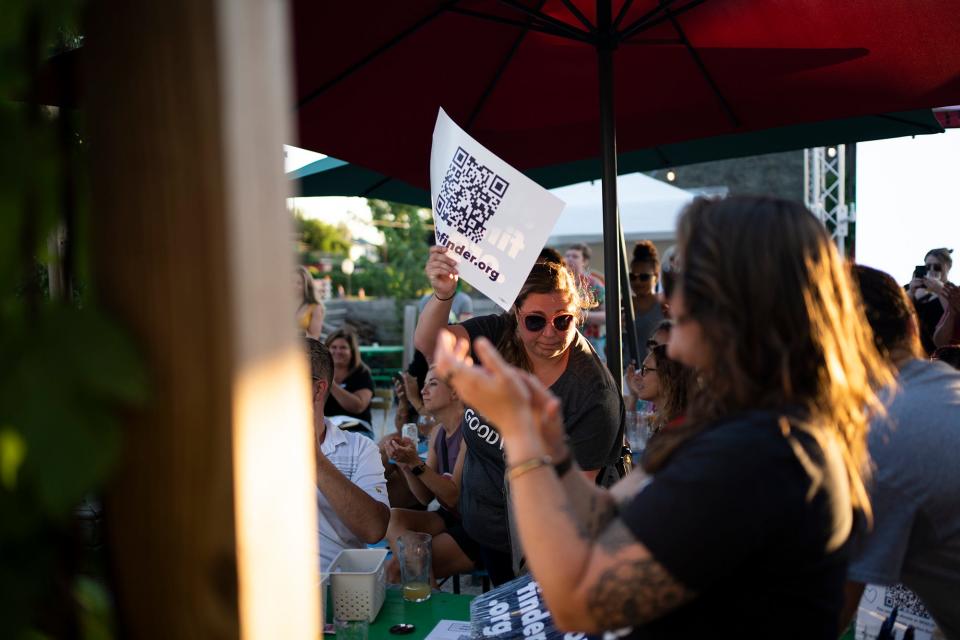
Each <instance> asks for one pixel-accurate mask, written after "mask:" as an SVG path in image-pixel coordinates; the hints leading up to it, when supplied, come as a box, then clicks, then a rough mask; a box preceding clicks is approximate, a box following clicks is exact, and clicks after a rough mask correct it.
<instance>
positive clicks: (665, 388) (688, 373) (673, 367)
mask: <svg viewBox="0 0 960 640" xmlns="http://www.w3.org/2000/svg"><path fill="white" fill-rule="evenodd" d="M667 326H670V325H667ZM650 353H651V354H652V355H653V362H654V364H655V365H656V369H657V382H658V383H659V385H660V401H659V402H658V403H657V421H658V422H659V423H660V426H663V425H666V424H668V423H670V422H672V421H673V420H675V419H677V418H679V417H680V416H683V415H685V414H686V412H687V404H688V397H689V395H690V392H691V390H692V389H693V386H694V373H693V370H692V369H690V367H687V366H686V365H684V364H682V363H680V362H677V361H676V360H672V359H670V357H669V356H668V355H667V345H665V344H658V345H657V346H655V347H653V348H652V349H650Z"/></svg>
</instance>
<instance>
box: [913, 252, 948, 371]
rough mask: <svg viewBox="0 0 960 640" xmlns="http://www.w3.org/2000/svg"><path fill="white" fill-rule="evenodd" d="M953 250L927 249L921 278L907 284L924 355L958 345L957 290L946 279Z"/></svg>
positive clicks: (915, 278)
mask: <svg viewBox="0 0 960 640" xmlns="http://www.w3.org/2000/svg"><path fill="white" fill-rule="evenodd" d="M951 253H953V249H947V248H940V249H931V250H930V251H928V252H927V255H926V256H924V258H923V264H924V266H925V267H926V270H927V271H926V275H925V276H924V277H916V276H917V274H916V273H915V274H914V278H913V280H911V281H910V284H908V285H907V295H909V296H910V300H911V301H913V306H914V308H915V309H916V310H917V319H918V320H919V322H920V343H921V344H922V345H923V349H924V351H926V352H927V355H930V354H931V353H933V352H934V350H935V349H936V348H937V347H942V346H945V345H948V344H954V343H957V342H960V327H958V326H957V325H960V290H958V288H957V286H956V285H955V284H953V283H952V282H949V280H948V276H949V274H950V268H951V267H952V266H953V258H952V257H951V256H950V254H951Z"/></svg>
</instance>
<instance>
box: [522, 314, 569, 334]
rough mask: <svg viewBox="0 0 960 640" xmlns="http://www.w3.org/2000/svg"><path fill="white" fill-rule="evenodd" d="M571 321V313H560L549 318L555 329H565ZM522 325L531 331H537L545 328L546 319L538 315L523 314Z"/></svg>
mask: <svg viewBox="0 0 960 640" xmlns="http://www.w3.org/2000/svg"><path fill="white" fill-rule="evenodd" d="M572 322H573V314H571V313H561V314H560V315H557V316H553V318H552V319H551V320H550V324H552V325H553V328H554V329H556V330H557V331H566V330H567V329H569V328H570V324H571V323H572ZM523 326H524V327H526V328H527V331H530V332H531V333H538V332H540V331H543V330H544V329H546V328H547V319H546V318H544V317H543V316H539V315H528V316H523Z"/></svg>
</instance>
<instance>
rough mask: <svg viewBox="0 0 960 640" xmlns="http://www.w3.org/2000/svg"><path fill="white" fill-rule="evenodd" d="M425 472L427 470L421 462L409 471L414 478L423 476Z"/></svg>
mask: <svg viewBox="0 0 960 640" xmlns="http://www.w3.org/2000/svg"><path fill="white" fill-rule="evenodd" d="M426 470H427V465H425V464H423V463H422V462H421V463H420V464H418V465H417V466H415V467H412V468H411V469H410V473H412V474H413V475H415V476H419V475H423V472H424V471H426Z"/></svg>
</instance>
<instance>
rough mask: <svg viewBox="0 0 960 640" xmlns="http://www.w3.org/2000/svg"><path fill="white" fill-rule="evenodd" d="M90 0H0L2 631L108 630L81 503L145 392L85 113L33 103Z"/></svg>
mask: <svg viewBox="0 0 960 640" xmlns="http://www.w3.org/2000/svg"><path fill="white" fill-rule="evenodd" d="M84 5H85V2H83V0H3V4H2V9H0V139H2V140H3V144H2V145H0V365H2V366H0V549H2V552H0V553H2V556H3V562H2V563H0V638H12V639H19V638H62V637H79V638H88V639H93V638H108V637H111V635H112V633H111V632H110V629H111V626H112V622H111V617H112V613H111V610H112V607H111V606H110V602H111V598H110V597H109V595H108V592H107V591H105V590H104V587H103V580H102V569H101V568H99V566H98V564H97V557H96V554H97V550H96V549H94V548H92V546H91V545H90V544H89V539H88V538H85V537H84V532H83V530H82V527H81V526H80V522H79V520H78V518H77V517H76V513H77V508H78V505H79V504H80V503H81V502H82V501H83V500H84V499H85V498H86V497H88V496H91V495H96V494H97V493H98V492H99V490H100V489H101V487H102V486H103V483H104V482H105V480H106V479H107V477H108V475H109V472H110V470H111V468H112V467H113V465H114V463H115V462H116V459H117V455H118V452H119V449H120V444H121V439H120V424H121V423H120V417H121V416H120V414H121V411H122V410H123V409H124V408H125V407H130V406H134V405H138V404H141V403H143V402H144V400H145V390H146V388H147V385H146V382H145V379H144V376H145V372H144V368H143V366H142V363H141V360H140V357H139V355H138V352H137V350H136V348H135V346H134V344H133V342H132V341H131V339H130V338H129V336H128V335H127V333H126V332H125V331H123V330H122V329H121V328H120V326H119V325H118V324H117V322H116V321H114V320H113V319H111V318H110V317H109V316H108V315H107V314H106V313H104V312H103V311H102V310H101V309H99V308H98V306H97V300H96V298H95V295H93V291H92V290H91V288H90V287H89V286H88V285H89V283H90V275H89V266H88V259H87V257H88V255H87V246H88V242H87V241H86V238H85V234H84V229H85V221H86V219H87V214H88V210H87V202H88V197H87V193H88V188H87V183H86V151H85V144H86V143H85V142H84V140H83V135H82V121H81V117H80V114H78V113H75V112H72V111H70V110H58V109H56V108H49V107H42V106H39V105H38V104H37V103H38V101H37V100H36V97H37V96H38V95H40V91H41V87H40V85H39V82H38V80H37V78H38V71H39V70H40V69H41V67H42V66H43V65H44V64H45V61H46V60H47V59H49V58H50V57H51V56H53V55H56V54H58V53H61V52H63V51H65V50H67V49H71V48H75V47H77V46H79V44H80V43H81V42H82V37H81V36H80V35H79V34H80V33H82V30H81V29H80V25H81V18H82V15H83V10H84Z"/></svg>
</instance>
